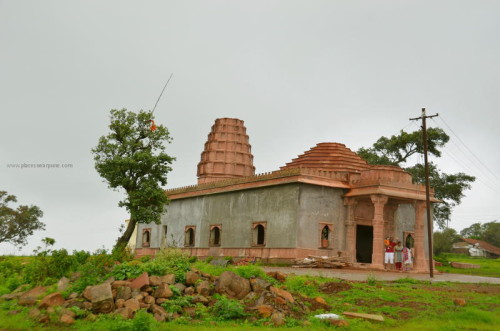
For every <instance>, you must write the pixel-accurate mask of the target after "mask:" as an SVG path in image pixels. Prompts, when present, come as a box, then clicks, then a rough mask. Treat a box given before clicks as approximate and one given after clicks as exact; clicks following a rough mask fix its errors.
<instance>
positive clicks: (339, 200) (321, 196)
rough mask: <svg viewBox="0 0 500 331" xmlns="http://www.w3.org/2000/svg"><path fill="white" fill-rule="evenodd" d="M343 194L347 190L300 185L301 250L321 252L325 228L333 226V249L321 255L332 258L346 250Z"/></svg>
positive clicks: (298, 242)
mask: <svg viewBox="0 0 500 331" xmlns="http://www.w3.org/2000/svg"><path fill="white" fill-rule="evenodd" d="M343 194H344V192H343V190H342V189H338V188H331V187H326V186H316V185H308V184H300V199H299V201H300V202H299V222H298V229H297V233H298V238H297V247H298V248H310V249H318V248H320V236H321V234H320V231H321V226H322V225H323V224H331V225H332V226H333V229H332V232H331V239H330V245H329V247H328V249H322V250H321V251H322V253H321V254H322V255H326V256H330V255H332V254H333V253H334V254H337V251H339V250H344V249H345V225H344V221H345V218H346V207H345V206H344V203H343V197H342V196H343ZM316 254H318V253H316Z"/></svg>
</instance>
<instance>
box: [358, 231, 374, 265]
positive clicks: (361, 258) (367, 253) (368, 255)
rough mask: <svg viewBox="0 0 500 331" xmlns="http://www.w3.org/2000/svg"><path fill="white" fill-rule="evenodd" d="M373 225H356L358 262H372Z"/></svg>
mask: <svg viewBox="0 0 500 331" xmlns="http://www.w3.org/2000/svg"><path fill="white" fill-rule="evenodd" d="M372 253H373V226H366V225H358V226H356V262H360V263H372Z"/></svg>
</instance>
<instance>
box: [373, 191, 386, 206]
mask: <svg viewBox="0 0 500 331" xmlns="http://www.w3.org/2000/svg"><path fill="white" fill-rule="evenodd" d="M370 199H371V200H372V203H373V204H374V205H375V206H377V205H382V206H384V205H385V204H386V203H387V201H389V197H388V196H387V195H381V194H372V195H370Z"/></svg>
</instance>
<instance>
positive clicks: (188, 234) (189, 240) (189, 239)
mask: <svg viewBox="0 0 500 331" xmlns="http://www.w3.org/2000/svg"><path fill="white" fill-rule="evenodd" d="M195 229H196V228H195V227H194V226H187V227H186V231H185V233H184V246H188V247H192V246H194V234H195Z"/></svg>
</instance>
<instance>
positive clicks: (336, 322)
mask: <svg viewBox="0 0 500 331" xmlns="http://www.w3.org/2000/svg"><path fill="white" fill-rule="evenodd" d="M328 322H329V323H330V324H331V325H334V326H338V327H344V326H349V322H347V321H346V320H343V319H329V320H328Z"/></svg>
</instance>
